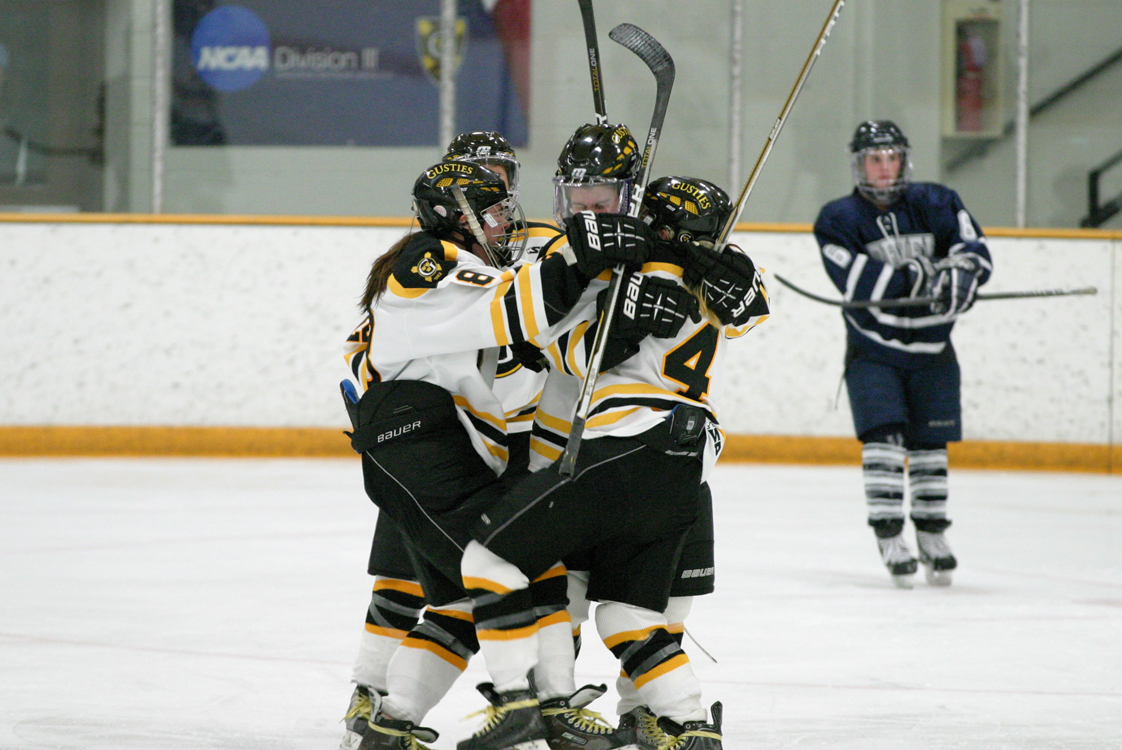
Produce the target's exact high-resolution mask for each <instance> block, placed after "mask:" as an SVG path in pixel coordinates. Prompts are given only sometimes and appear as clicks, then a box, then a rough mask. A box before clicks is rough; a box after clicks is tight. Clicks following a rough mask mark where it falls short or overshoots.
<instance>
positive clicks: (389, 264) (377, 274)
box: [358, 232, 420, 310]
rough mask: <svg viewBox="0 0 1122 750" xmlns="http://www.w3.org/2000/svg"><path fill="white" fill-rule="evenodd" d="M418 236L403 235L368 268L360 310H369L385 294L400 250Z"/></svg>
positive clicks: (413, 233) (359, 304) (414, 233)
mask: <svg viewBox="0 0 1122 750" xmlns="http://www.w3.org/2000/svg"><path fill="white" fill-rule="evenodd" d="M418 234H420V233H419V232H411V233H409V234H407V235H405V236H404V237H402V238H401V239H400V240H398V241H397V242H395V243H394V245H393V247H391V248H390V249H389V250H387V251H386V252H385V253H383V254H382V255H380V256H378V258H377V260H375V261H374V265H372V266H371V267H370V273H369V275H367V277H366V291H364V292H363V293H362V301H361V302H359V303H358V306H359V309H360V310H369V309H370V307H371V306H372V305H373V304H374V303H375V302H377V301H378V298H379V297H381V296H382V295H383V294H385V292H386V285H387V284H388V283H389V280H390V276H391V275H392V274H393V267H394V264H395V263H396V262H397V258H398V256H399V255H401V250H402V248H404V247H405V246H406V245H408V244H409V241H410V240H412V239H413V238H414V237H415V236H416V235H418Z"/></svg>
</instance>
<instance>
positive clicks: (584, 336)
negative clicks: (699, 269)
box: [530, 250, 768, 474]
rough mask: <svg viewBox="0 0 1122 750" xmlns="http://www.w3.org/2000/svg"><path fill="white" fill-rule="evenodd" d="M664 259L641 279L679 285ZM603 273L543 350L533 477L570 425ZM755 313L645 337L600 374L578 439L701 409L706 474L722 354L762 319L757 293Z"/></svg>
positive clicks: (670, 259) (672, 264)
mask: <svg viewBox="0 0 1122 750" xmlns="http://www.w3.org/2000/svg"><path fill="white" fill-rule="evenodd" d="M679 262H680V261H677V260H676V259H675V257H674V256H673V255H672V254H670V253H667V252H661V253H660V252H657V250H656V253H655V255H653V256H652V260H651V262H648V263H647V264H645V265H644V266H643V269H642V272H643V273H645V274H650V275H652V276H658V277H662V278H668V279H675V280H677V281H678V283H681V280H682V273H683V271H682V267H681V266H680V265H679ZM609 280H610V272H605V273H604V274H602V275H601V276H600V277H599V278H598V279H596V280H594V281H593V282H592V283H591V284H589V287H588V289H587V290H586V292H585V293H584V295H583V296H582V298H581V301H580V302H579V303H578V304H577V306H576V307H574V308H573V310H572V312H571V313H570V314H569V315H568V316H567V320H566V321H564V322H563V323H562V324H561V326H560V328H561V329H563V330H566V329H567V332H566V333H564V334H562V335H561V336H560V337H559V338H558V340H557V341H556V342H554V343H552V344H550V346H548V347H547V349H546V353H547V356H548V358H549V361H550V366H551V370H550V375H549V378H548V379H547V380H546V385H545V388H544V390H543V393H542V397H541V400H540V401H539V402H538V410H537V414H536V416H535V420H534V427H533V437H532V438H531V441H530V450H531V454H530V468H531V470H534V471H537V470H540V469H542V468H544V467H546V466H548V465H550V464H551V463H553V462H554V461H556V460H557V459H558V458H560V457H561V455H562V453H563V452H564V449H565V445H566V443H567V441H568V436H569V432H570V430H571V429H572V420H573V415H574V412H575V408H576V403H577V400H578V399H579V396H580V389H581V385H582V381H583V378H584V377H586V375H587V361H588V355H589V350H590V349H591V347H592V342H593V340H594V338H595V333H596V327H597V322H596V312H597V311H596V297H597V295H598V294H599V293H600V292H601V291H602V290H604V289H605V288H607V284H608V281H609ZM761 292H762V294H761V295H760V297H761V300H762V302H763V304H761V305H760V309H761V310H762V313H761V314H759V315H755V316H753V317H751V318H749V319H748V320H747V321H746V322H745V324H744V325H742V326H740V327H732V326H723V327H717V326H715V325H713V324H712V323H710V322H709V321H708V320H702V321H700V322H694V321H692V320H691V321H687V322H686V324H685V325H684V326H682V329H681V331H679V333H678V335H677V336H675V337H673V338H657V337H654V336H647V337H646V338H644V339H643V340H642V342H641V343H640V345H639V352H638V353H637V354H635V355H634V356H632V357H630V358H629V359H627V360H625V361H623V362H622V363H620V364H618V365H616V366H615V367H612V368H611V369H609V370H606V371H604V372H602V373H600V375H599V377H597V379H596V382H595V387H594V389H593V392H592V401H591V406H590V409H589V416H588V419H587V421H586V423H585V431H584V434H583V436H582V439H585V440H594V439H596V438H598V437H604V436H615V437H629V436H632V435H638V434H640V433H642V432H646V431H647V430H649V429H651V428H652V427H655V426H656V425H657V424H659V423H660V422H662V421H663V420H664V419H666V418H667V416H668V414H669V412H670V411H671V410H673V409H674V407H675V406H677V405H679V404H692V405H697V406H701V407H702V408H704V409H706V410H707V411H708V412H709V413H710V415H712V417H713V421H712V423H711V424H710V426H709V427H710V432H709V441H708V446H707V448H706V459H705V464H706V474H707V473H708V469H709V468H711V466H712V464H713V463H715V462H716V458H717V455H718V454H719V453H720V448H721V443H722V442H723V439H724V433H723V432H722V431H720V428H719V427H718V426H717V411H716V408H715V406H714V404H715V403H716V402H717V401H718V400H719V395H720V390H721V387H722V377H721V373H722V372H723V363H724V358H725V351H726V347H727V346H728V342H729V341H730V340H731V339H736V338H740V337H741V336H743V335H744V334H746V333H747V332H748V331H750V330H751V329H752V328H755V327H756V326H757V325H759V324H760V323H762V322H763V321H765V320H766V319H767V317H768V316H767V314H766V311H767V305H766V300H767V294H766V290H763V289H762V287H761Z"/></svg>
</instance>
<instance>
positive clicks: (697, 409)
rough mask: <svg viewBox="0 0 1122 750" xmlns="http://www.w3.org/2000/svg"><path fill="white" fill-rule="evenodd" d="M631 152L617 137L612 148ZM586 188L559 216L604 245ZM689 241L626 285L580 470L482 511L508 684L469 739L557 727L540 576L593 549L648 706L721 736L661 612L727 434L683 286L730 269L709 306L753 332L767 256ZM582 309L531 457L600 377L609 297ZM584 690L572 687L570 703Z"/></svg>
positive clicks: (488, 634)
mask: <svg viewBox="0 0 1122 750" xmlns="http://www.w3.org/2000/svg"><path fill="white" fill-rule="evenodd" d="M595 127H597V126H586V128H587V129H589V130H591V129H593V128H595ZM599 127H604V128H607V132H606V133H603V132H602V133H601V136H605V137H607V138H608V139H609V140H610V134H611V133H612V128H614V127H615V126H599ZM580 134H581V133H580V131H578V136H579V135H580ZM628 138H629V136H628ZM620 140H622V139H617V141H616V142H615V144H614V145H615V146H619V141H620ZM623 151H625V149H618V148H613V147H612V146H610V145H608V147H607V148H605V150H604V155H605V157H607V156H610V155H611V154H612V153H615V152H620V153H622V152H623ZM590 153H591V150H590ZM612 163H613V162H612V160H611V159H609V158H605V159H604V160H603V170H602V171H603V172H604V173H609V172H611V171H612V169H611V164H612ZM563 171H564V170H563ZM560 176H561V177H565V178H569V177H572V178H574V179H573V181H575V180H579V179H581V178H582V177H586V176H587V177H591V178H593V179H591V180H589V183H590V185H589V186H590V187H603V186H604V185H605V184H606V185H608V186H611V187H619V189H618V192H617V194H618V195H620V196H626V195H627V194H628V192H627V191H626V189H623V187H622V186H620V185H619V183H621V182H626V181H627V180H628V179H629V177H628V175H627V174H626V173H623V174H618V175H612V176H610V177H608V176H607V175H606V174H598V173H597V172H585V173H584V174H583V175H576V174H574V175H571V176H570V175H566V174H562V175H560ZM578 187H579V186H578V185H575V184H571V181H570V180H569V179H566V180H559V181H558V189H559V190H564V191H565V192H566V195H559V196H558V198H557V204H556V205H557V206H558V207H559V208H560V209H561V210H559V212H558V219H559V221H561V222H563V223H564V224H565V226H566V227H567V233H568V239H569V242H570V244H571V245H572V246H573V247H578V246H581V245H583V244H584V243H586V242H592V243H593V244H595V241H596V238H597V237H598V236H599V234H600V232H601V230H602V227H603V226H604V225H605V223H606V225H607V226H612V223H613V222H612V220H607V221H606V220H605V216H604V215H603V214H600V215H597V214H594V213H592V212H586V213H581V214H570V213H567V212H565V210H564V207H565V205H567V204H569V203H571V202H572V199H573V197H575V195H577V192H576V191H575V190H574V188H578ZM688 248H689V251H688V252H689V253H690V254H691V255H689V256H686V257H683V256H682V255H680V254H679V251H680V248H678V247H676V246H675V245H673V244H670V243H658V244H657V245H656V248H655V253H657V256H656V255H652V258H651V262H650V264H649V265H648V266H646V267H645V268H644V272H643V273H631V274H629V275H628V276H627V278H626V279H625V280H624V282H623V289H624V290H625V292H624V294H626V297H625V298H624V302H623V303H621V304H620V305H619V306H618V308H617V311H618V312H617V317H616V319H614V320H613V322H612V328H613V330H614V331H616V334H615V336H613V338H614V339H615V342H614V343H613V345H612V346H610V347H609V349H608V350H607V351H609V352H611V355H610V357H609V355H608V354H606V355H605V357H606V360H605V364H604V365H603V366H604V368H606V369H604V371H603V372H602V373H601V374H600V376H599V379H598V380H597V381H596V384H597V387H596V389H595V391H594V394H593V397H592V409H591V411H590V418H589V419H588V421H587V423H586V427H585V433H584V442H583V443H582V446H581V450H580V454H579V460H578V464H577V471H576V474H575V476H573V477H568V476H565V475H563V474H561V473H560V472H559V470H558V467H557V465H556V464H554V465H552V466H550V467H549V468H546V469H544V470H541V471H538V472H537V473H535V474H532V475H530V476H529V477H527V478H524V479H522V480H520V481H519V482H518V483H517V484H516V485H515V487H514V488H513V489H512V490H511V492H510V493H508V494H507V495H506V496H505V497H504V498H503V500H502V501H501V502H500V503H499V504H498V505H496V506H494V507H492V508H491V509H490V510H488V511H487V512H486V514H484V516H483V517H482V522H481V523H480V524H479V526H478V527H477V530H476V532H475V534H474V539H475V541H473V542H472V543H471V544H469V545H468V547H467V548H466V549H465V552H464V557H463V564H462V570H463V575H464V584H465V588H467V589H468V590H469V592H470V593H471V595H472V599H473V604H474V611H475V615H476V629H477V634H478V637H479V641H480V645H481V648H482V650H483V652H484V655H485V657H486V659H487V667H488V671H489V672H490V674H491V677H492V679H493V680H494V682H493V684H487V685H484V686H481V690H482V691H483V692H484V694H485V695H486V696H487V697H488V699H489V700H490V701H491V703H492V707H491V714H490V716H491V720H490V721H489V722H488V724H487V725H486V726H485V727H484V728H483V729H482V730H481V731H480V732H478V733H477V734H476V735H475V736H474V737H473V738H471V739H470V740H467V741H464V742H461V743H460V750H492V749H493V748H494V749H498V748H503V747H509V746H511V745H514V744H518V743H520V742H528V741H533V740H535V739H537V738H539V737H544V736H546V731H547V729H546V726H545V723H544V722H543V721H542V719H541V714H544V713H545V710H546V708H547V704H546V702H543V703H542V704H541V707H540V709H539V707H538V706H536V705H535V703H536V701H535V700H534V696H533V695H532V694H531V693H530V692H529V690H528V684H527V681H526V673H527V670H528V669H529V668H531V667H533V664H534V660H535V659H536V658H537V654H538V653H539V651H540V648H539V646H538V643H537V632H536V630H535V628H534V615H533V612H532V609H531V602H530V600H529V596H528V588H527V587H528V584H529V582H530V581H532V580H533V579H534V578H535V577H536V576H537V575H539V574H540V572H541V571H542V570H546V569H548V568H550V567H551V566H552V564H553V561H554V560H556V559H559V558H562V559H564V558H566V557H567V556H569V555H570V554H572V553H575V552H582V551H585V550H592V560H591V564H590V577H589V589H588V596H589V598H591V599H594V600H599V601H600V602H601V604H600V606H599V607H598V608H597V610H596V622H597V628H598V630H599V634H600V637H601V638H602V639H603V640H604V642H605V643H606V644H607V645H608V646H609V648H611V650H612V651H613V652H614V653H616V654H617V656H619V657H620V658H621V662H622V664H623V669H624V671H625V672H626V673H627V675H628V676H629V677H630V678H631V679H632V680H633V682H634V683H635V685H636V687H637V689H638V691H639V693H640V695H642V697H643V702H644V703H645V704H647V705H649V706H650V707H651V710H652V712H653V713H654V715H655V716H657V717H661V719H662V722H661V726H662V727H663V728H664V730H665V731H666V732H667V733H668V736H663V737H662V739H663V740H665V741H666V742H667V743H668V744H673V745H675V746H677V747H698V748H702V747H705V748H714V747H716V748H719V747H720V733H719V732H720V729H719V723H720V709H719V706H718V705H717V704H715V705H714V711H713V721H712V722H711V723H710V722H707V720H706V719H707V712H706V710H705V708H704V707H702V705H701V690H700V684H699V683H698V681H697V678H696V676H695V675H694V674H693V672H692V669H691V668H690V666H689V660H688V658H687V657H686V655H685V653H684V652H683V651H682V650H681V648H680V646H679V644H678V642H677V641H676V640H675V638H674V636H673V635H672V634H671V633H670V631H669V624H668V623H667V621H666V618H665V616H664V615H663V611H664V610H665V609H666V607H667V601H668V593H669V589H670V585H671V580H672V578H673V576H674V573H675V566H676V562H677V556H678V550H679V547H680V545H681V543H682V538H683V535H684V534H685V533H686V531H687V530H688V529H689V528H690V526H691V525H692V524H693V523H694V521H695V520H696V518H697V514H698V510H697V506H698V494H699V493H698V486H699V484H700V482H701V481H702V478H703V470H704V468H705V467H706V466H711V464H712V462H713V461H714V460H715V455H716V449H717V443H718V442H719V434H720V433H719V429H718V428H717V427H716V423H715V415H714V414H713V412H712V407H711V403H710V400H709V394H710V393H711V392H712V390H713V389H714V384H713V383H711V382H710V373H711V372H712V371H714V370H715V369H719V363H720V360H721V359H722V358H723V354H724V341H725V339H724V337H723V336H722V335H721V330H720V329H719V328H717V327H715V326H713V325H711V324H710V323H709V321H708V320H706V319H703V318H702V316H701V315H700V314H699V313H698V304H697V300H696V298H695V297H694V296H693V294H691V293H690V292H689V291H688V290H687V289H685V287H684V286H683V284H682V276H683V274H684V273H685V271H684V266H685V267H696V268H708V269H710V270H711V271H713V272H714V273H715V274H717V273H724V274H726V275H727V277H728V278H727V279H721V280H720V281H719V282H718V284H717V286H716V287H714V288H725V287H727V286H729V284H731V285H732V286H735V287H737V288H738V289H739V290H740V291H741V292H742V293H741V294H740V295H739V296H738V297H735V298H734V297H733V296H727V297H723V296H720V295H716V296H715V297H714V299H713V305H714V306H715V307H714V308H711V309H714V310H725V311H726V312H729V311H731V310H733V309H735V310H736V311H737V313H738V314H741V315H744V317H743V319H742V320H741V322H740V323H739V324H738V326H737V327H738V328H739V332H740V333H743V332H744V331H746V330H748V329H750V328H751V327H753V326H754V325H755V324H756V323H758V322H759V321H760V320H762V319H763V317H764V315H765V314H766V311H767V307H766V296H765V295H764V294H763V293H762V290H761V289H759V287H758V283H759V278H758V275H757V274H756V273H755V270H754V268H751V270H750V272H749V273H748V274H747V277H746V278H745V277H743V275H742V274H741V273H740V272H742V271H744V270H745V267H744V266H742V265H741V264H740V263H738V262H736V261H734V260H733V259H732V256H731V255H730V256H729V257H727V258H718V257H717V254H716V253H714V252H713V251H712V250H711V249H710V248H705V247H703V246H700V245H696V244H694V245H689V246H688ZM730 252H735V251H730ZM741 257H744V259H745V260H747V258H746V257H745V256H741ZM748 267H749V268H750V267H751V262H750V261H748ZM726 281H727V282H729V283H726ZM753 289H755V290H756V292H755V293H752V291H751V290H753ZM595 292H596V289H595V288H594V287H590V289H589V293H595ZM597 296H600V295H597ZM749 297H751V298H752V299H751V300H749ZM753 302H754V303H755V304H753ZM572 315H573V316H574V317H577V318H580V319H582V320H583V322H582V323H581V324H579V325H577V326H576V327H575V328H573V329H572V330H571V331H570V332H569V333H568V334H565V335H563V336H562V337H561V338H559V339H558V340H557V342H556V343H555V344H551V345H550V346H549V347H548V348H547V350H546V353H547V355H548V359H549V362H550V365H551V372H550V376H549V378H548V379H547V382H546V388H545V390H544V392H543V395H542V399H541V401H540V402H539V406H538V413H537V415H536V417H535V430H534V439H533V441H532V443H531V448H532V451H533V453H532V455H531V464H532V465H533V464H535V462H537V461H539V460H540V461H546V462H551V461H554V460H555V459H557V458H559V457H560V455H561V450H562V448H563V446H564V445H565V442H566V439H567V435H568V431H569V429H570V427H571V419H572V413H573V406H574V403H575V400H576V395H577V393H578V392H579V389H580V378H583V377H586V372H585V366H586V362H587V354H588V352H587V348H588V347H589V346H590V345H591V342H592V341H593V339H594V335H595V329H596V327H597V322H596V320H597V315H596V308H595V306H592V307H591V308H589V307H588V306H586V305H578V307H577V308H575V309H574V311H573V313H572ZM648 334H650V335H648ZM632 352H633V353H634V354H633V356H628V355H629V354H631V353H632ZM536 676H537V673H536V672H535V679H536ZM582 699H584V697H583V696H581V694H580V693H574V695H573V696H572V699H571V700H570V702H569V705H570V706H572V705H574V704H576V703H577V702H578V701H580V700H582ZM583 739H584V738H581V740H583ZM614 739H615V740H616V741H617V742H618V741H619V740H620V738H619V736H618V735H617V736H616V737H615V738H614Z"/></svg>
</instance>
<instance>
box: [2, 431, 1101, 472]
mask: <svg viewBox="0 0 1122 750" xmlns="http://www.w3.org/2000/svg"><path fill="white" fill-rule="evenodd" d="M344 429H345V428H344V427H342V426H340V427H336V428H332V427H170V426H117V425H113V426H100V425H81V426H79V425H74V426H69V425H67V426H61V425H60V426H55V425H0V457H7V458H30V457H38V458H54V457H69V456H85V457H129V456H147V457H161V456H197V457H219V458H355V459H357V458H358V456H357V454H356V453H355V452H354V451H353V450H351V444H350V440H349V439H348V438H347V437H346V436H345V435H344V434H343V430H344ZM949 454H950V462H951V466H952V467H954V468H960V469H992V470H1001V471H1073V472H1089V473H1098V474H1122V445H1119V444H1116V445H1107V444H1099V443H1030V442H1019V441H1018V442H1014V441H996V440H993V441H991V440H967V441H964V442H961V443H952V444H951V445H950V446H949ZM721 462H722V463H763V464H810V465H846V466H860V465H861V443H860V442H858V441H857V440H856V439H855V438H846V437H807V436H799V435H726V438H725V448H724V452H723V453H722V454H721Z"/></svg>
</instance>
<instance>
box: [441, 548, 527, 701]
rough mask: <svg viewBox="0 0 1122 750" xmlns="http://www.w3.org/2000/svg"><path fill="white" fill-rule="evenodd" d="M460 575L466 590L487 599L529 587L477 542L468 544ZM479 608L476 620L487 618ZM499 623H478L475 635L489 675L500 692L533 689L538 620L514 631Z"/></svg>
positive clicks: (519, 573)
mask: <svg viewBox="0 0 1122 750" xmlns="http://www.w3.org/2000/svg"><path fill="white" fill-rule="evenodd" d="M460 572H461V573H462V574H463V579H464V588H465V589H467V590H468V591H469V592H477V591H485V592H489V593H488V594H487V596H497V597H502V596H504V595H506V594H509V593H511V592H513V591H518V590H521V589H525V588H527V587H529V585H530V581H529V579H528V578H526V576H525V574H523V573H522V571H520V570H519V569H518V568H517V567H515V566H514V565H512V564H510V563H508V562H507V561H506V560H503V559H502V558H501V557H499V556H498V555H496V554H495V553H493V552H491V551H490V550H489V549H487V548H486V547H484V546H483V545H482V544H480V543H479V542H476V541H472V542H469V543H468V546H467V547H466V548H465V549H464V557H463V560H462V561H461V563H460ZM473 596H474V593H473ZM480 606H483V605H478V606H477V609H476V616H477V618H482V617H483V616H484V615H483V614H481V613H480V611H479V609H478V607H480ZM519 614H525V613H519ZM529 614H530V615H531V616H532V613H529ZM500 624H501V623H499V622H497V621H496V622H494V623H491V622H487V621H485V620H482V619H477V620H476V636H477V637H478V638H479V648H480V650H481V651H482V652H483V656H484V658H485V659H486V661H487V672H488V673H489V674H490V675H491V681H492V682H493V683H494V685H495V689H496V690H497V691H499V692H500V693H505V692H507V691H510V690H525V689H527V688H529V686H530V681H529V679H528V677H527V676H528V675H529V674H530V670H532V669H533V668H534V665H536V664H537V662H538V651H539V649H538V624H537V621H536V620H533V621H532V622H530V624H527V625H525V626H524V627H520V628H514V629H510V628H503V627H500Z"/></svg>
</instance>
